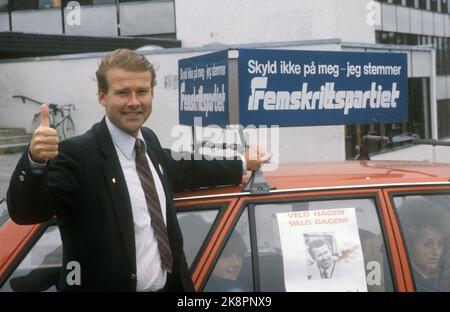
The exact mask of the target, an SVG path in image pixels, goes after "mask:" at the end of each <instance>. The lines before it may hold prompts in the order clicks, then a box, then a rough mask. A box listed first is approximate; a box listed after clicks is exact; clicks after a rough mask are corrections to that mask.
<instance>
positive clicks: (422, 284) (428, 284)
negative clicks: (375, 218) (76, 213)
mask: <svg viewBox="0 0 450 312" xmlns="http://www.w3.org/2000/svg"><path fill="white" fill-rule="evenodd" d="M421 206H422V205H421ZM428 207H432V206H422V207H420V208H419V207H417V205H410V206H409V207H407V208H406V207H405V208H406V209H405V210H404V211H403V213H402V214H401V217H400V220H401V223H402V225H403V227H404V229H405V233H406V243H407V247H408V251H409V255H410V260H411V267H412V270H413V276H414V280H415V285H416V291H419V292H438V291H443V290H444V289H443V273H444V265H445V261H446V258H447V257H446V253H447V234H446V231H445V230H446V227H445V226H444V224H443V222H444V221H443V217H442V216H441V215H440V214H438V213H436V211H432V210H431V209H427V208H428Z"/></svg>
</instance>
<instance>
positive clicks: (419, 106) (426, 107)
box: [345, 78, 450, 159]
mask: <svg viewBox="0 0 450 312" xmlns="http://www.w3.org/2000/svg"><path fill="white" fill-rule="evenodd" d="M429 83H430V81H429V78H408V120H407V122H405V123H393V124H369V125H349V126H345V152H346V155H345V156H346V159H354V157H355V156H356V155H357V154H358V150H357V146H359V145H360V144H361V141H362V137H363V136H364V135H367V134H373V135H381V136H388V137H391V136H395V135H399V134H402V133H407V132H412V133H414V134H417V135H419V136H420V138H429V137H430V135H431V125H430V100H429V99H430V93H429ZM449 111H450V110H449ZM447 116H448V117H447V119H446V120H448V118H449V116H450V115H447ZM442 118H443V119H444V118H445V117H442ZM443 131H444V130H443ZM398 146H401V144H390V145H387V144H386V143H384V142H370V143H369V153H379V152H382V151H387V150H389V149H391V148H395V147H398Z"/></svg>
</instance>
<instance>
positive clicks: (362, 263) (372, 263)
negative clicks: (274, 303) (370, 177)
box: [254, 198, 393, 291]
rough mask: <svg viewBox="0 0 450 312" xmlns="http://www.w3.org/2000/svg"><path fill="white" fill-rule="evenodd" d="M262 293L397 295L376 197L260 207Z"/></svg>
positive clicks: (257, 213)
mask: <svg viewBox="0 0 450 312" xmlns="http://www.w3.org/2000/svg"><path fill="white" fill-rule="evenodd" d="M254 211H255V224H256V241H257V246H258V263H259V272H258V275H259V280H260V290H261V291H393V284H392V276H391V271H390V266H389V262H388V258H387V254H386V249H385V243H384V239H383V235H382V231H381V227H380V221H379V218H378V215H377V209H376V203H375V201H374V200H373V199H370V198H355V199H335V200H310V201H298V202H291V203H279V204H262V205H255V206H254Z"/></svg>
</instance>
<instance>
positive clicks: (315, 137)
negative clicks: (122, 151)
mask: <svg viewBox="0 0 450 312" xmlns="http://www.w3.org/2000/svg"><path fill="white" fill-rule="evenodd" d="M324 47H326V49H327V50H339V49H340V47H339V46H338V45H336V44H335V45H333V44H327V45H325V46H320V45H319V46H313V45H308V46H300V45H299V46H295V45H290V46H285V48H289V49H314V50H319V49H322V48H324ZM278 48H283V46H279V47H278ZM209 52H213V51H212V50H206V49H202V50H200V49H168V50H163V51H154V52H148V53H147V57H148V58H149V59H150V60H151V61H152V62H153V63H154V65H155V68H156V73H157V74H156V75H157V81H158V84H157V86H156V88H155V97H154V102H153V112H152V115H151V117H150V119H149V120H148V121H147V124H146V125H147V126H150V127H151V128H153V129H154V130H155V132H156V133H157V135H158V136H159V138H160V140H161V142H162V144H163V145H164V146H167V147H171V145H172V144H173V143H174V142H175V141H177V137H174V136H171V133H172V131H176V130H177V129H179V128H178V126H177V125H178V80H177V72H178V60H179V59H181V58H186V57H191V56H194V55H201V54H206V53H209ZM100 58H101V55H100V54H95V55H92V56H90V57H85V58H77V59H74V58H72V59H71V58H68V57H59V58H56V57H53V58H52V57H50V58H43V59H36V60H26V61H25V60H22V61H13V62H2V63H0V82H1V83H0V111H1V114H0V127H23V128H27V129H28V130H29V129H30V128H31V120H32V118H33V115H34V114H35V113H36V112H38V111H39V106H38V105H37V104H33V103H28V102H27V103H25V104H23V103H22V101H21V100H19V99H13V98H12V95H16V94H22V95H25V96H29V97H32V98H35V99H38V100H40V101H44V102H52V103H58V104H68V103H74V104H75V105H76V109H77V110H76V112H74V113H73V119H74V122H75V125H76V130H77V132H78V133H79V134H81V133H84V132H85V131H86V130H88V129H89V128H90V127H91V126H92V124H93V123H95V122H97V121H98V120H100V118H102V116H103V108H102V106H100V104H98V101H97V97H96V92H97V90H96V78H95V70H96V69H97V67H98V63H99V60H100ZM186 130H188V131H187V133H190V132H189V130H190V129H186ZM279 146H280V148H279V150H275V151H274V152H275V153H276V155H275V156H274V159H275V160H279V161H280V162H294V161H303V162H314V161H338V160H344V159H345V144H344V127H343V126H329V127H305V128H284V129H280V139H279Z"/></svg>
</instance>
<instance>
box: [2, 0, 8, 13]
mask: <svg viewBox="0 0 450 312" xmlns="http://www.w3.org/2000/svg"><path fill="white" fill-rule="evenodd" d="M7 11H8V0H0V12H7Z"/></svg>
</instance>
